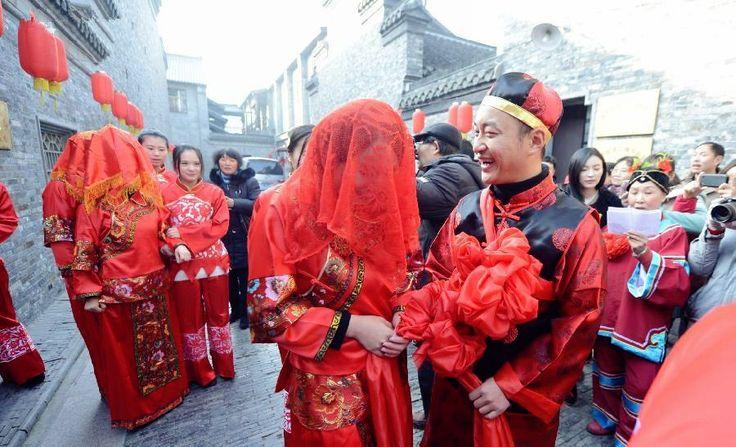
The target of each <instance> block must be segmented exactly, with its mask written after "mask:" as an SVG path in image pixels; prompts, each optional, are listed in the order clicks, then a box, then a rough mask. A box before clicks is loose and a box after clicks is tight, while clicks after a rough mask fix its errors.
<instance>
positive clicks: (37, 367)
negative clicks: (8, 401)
mask: <svg viewBox="0 0 736 447" xmlns="http://www.w3.org/2000/svg"><path fill="white" fill-rule="evenodd" d="M45 371H46V368H45V367H44V364H43V360H42V359H41V355H40V354H39V353H38V351H37V350H36V347H35V346H34V345H33V341H32V340H31V337H30V336H29V335H28V332H26V329H25V328H24V327H23V325H22V324H20V322H18V319H17V317H16V315H15V307H13V298H12V297H11V296H10V288H9V280H8V272H7V270H5V263H4V262H3V260H2V259H0V376H2V378H3V380H4V381H5V382H12V383H15V384H17V385H23V384H24V383H26V382H27V381H28V380H30V379H33V378H35V377H38V376H40V375H41V374H43V373H44V372H45Z"/></svg>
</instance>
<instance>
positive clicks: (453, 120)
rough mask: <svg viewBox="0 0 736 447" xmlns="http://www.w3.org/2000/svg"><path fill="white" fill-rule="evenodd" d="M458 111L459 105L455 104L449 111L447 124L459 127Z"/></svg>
mask: <svg viewBox="0 0 736 447" xmlns="http://www.w3.org/2000/svg"><path fill="white" fill-rule="evenodd" d="M457 109H458V104H457V103H456V102H453V103H452V105H451V106H450V108H449V109H447V122H448V123H450V124H452V125H453V126H455V127H457Z"/></svg>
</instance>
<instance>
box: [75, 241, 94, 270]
mask: <svg viewBox="0 0 736 447" xmlns="http://www.w3.org/2000/svg"><path fill="white" fill-rule="evenodd" d="M97 258H98V256H97V249H96V248H95V245H94V244H93V243H92V242H91V241H77V243H76V244H75V245H74V261H73V262H72V270H87V271H90V270H95V269H96V268H97Z"/></svg>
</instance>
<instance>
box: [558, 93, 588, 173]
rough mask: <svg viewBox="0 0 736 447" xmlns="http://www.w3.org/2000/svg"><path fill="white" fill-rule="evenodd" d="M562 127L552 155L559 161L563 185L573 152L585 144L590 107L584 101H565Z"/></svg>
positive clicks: (559, 171)
mask: <svg viewBox="0 0 736 447" xmlns="http://www.w3.org/2000/svg"><path fill="white" fill-rule="evenodd" d="M564 107H565V111H564V113H563V114H562V121H561V122H560V127H559V128H558V129H557V132H556V133H555V137H554V139H553V140H552V155H553V156H554V157H555V158H556V159H557V181H558V182H559V183H562V182H563V181H564V180H565V177H566V176H567V167H568V165H569V164H570V157H572V154H573V152H575V151H576V150H578V149H580V148H581V147H583V145H584V144H585V127H586V122H587V116H588V107H587V106H586V105H585V104H583V99H582V98H579V99H576V100H571V101H569V102H568V101H565V105H564Z"/></svg>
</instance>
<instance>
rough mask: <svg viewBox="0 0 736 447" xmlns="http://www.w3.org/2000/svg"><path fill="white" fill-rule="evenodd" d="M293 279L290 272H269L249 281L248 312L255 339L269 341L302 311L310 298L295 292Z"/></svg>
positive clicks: (303, 311) (258, 341)
mask: <svg viewBox="0 0 736 447" xmlns="http://www.w3.org/2000/svg"><path fill="white" fill-rule="evenodd" d="M294 292H296V282H295V281H294V277H293V276H291V275H279V276H270V277H266V278H259V279H254V280H251V281H250V282H249V283H248V313H249V315H250V316H251V323H252V325H251V334H252V337H253V341H254V342H255V343H271V342H273V337H276V336H278V335H279V334H281V333H283V332H284V331H285V330H286V328H287V327H288V325H290V324H292V323H294V322H295V321H296V320H298V319H299V317H301V316H302V315H304V314H305V313H306V312H307V310H309V307H310V306H311V302H310V301H309V300H308V299H306V298H302V297H298V296H295V295H294Z"/></svg>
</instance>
